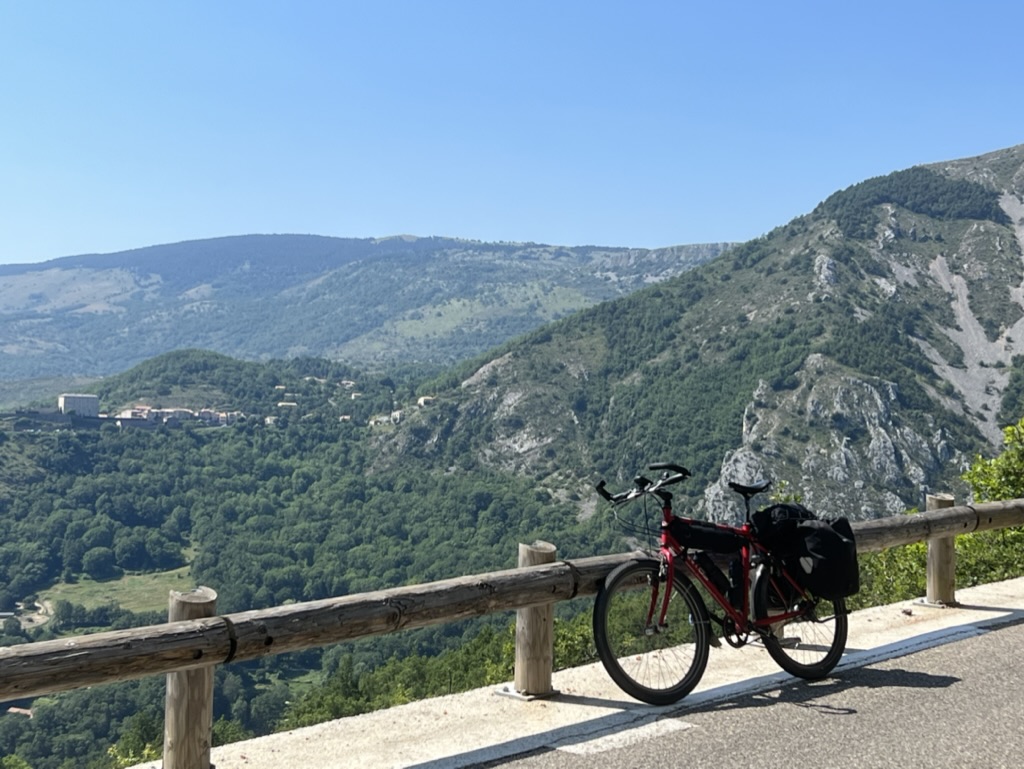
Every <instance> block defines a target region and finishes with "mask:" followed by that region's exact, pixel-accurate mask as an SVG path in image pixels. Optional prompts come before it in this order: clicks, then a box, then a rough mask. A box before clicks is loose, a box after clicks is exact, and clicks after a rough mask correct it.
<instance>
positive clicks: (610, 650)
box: [594, 560, 710, 705]
mask: <svg viewBox="0 0 1024 769" xmlns="http://www.w3.org/2000/svg"><path fill="white" fill-rule="evenodd" d="M662 568H663V566H662V563H661V562H660V561H655V560H642V561H630V562H629V563H624V564H622V565H621V566H619V567H618V568H616V569H615V570H614V571H612V572H611V574H609V575H608V577H607V579H606V580H605V583H604V587H603V588H602V590H601V592H600V593H598V596H597V601H596V602H595V604H594V642H595V644H596V646H597V651H598V654H599V655H600V657H601V662H602V663H603V664H604V667H605V670H607V671H608V675H610V676H611V677H612V680H613V681H615V683H616V684H618V685H619V687H621V689H622V690H623V691H624V692H626V694H628V695H630V696H631V697H635V698H636V699H638V700H640V701H641V702H647V703H649V704H651V705H669V704H671V703H673V702H676V701H678V700H680V699H682V698H683V697H685V696H686V695H687V694H689V693H690V691H691V690H692V689H693V687H694V686H696V685H697V682H698V681H700V678H701V676H702V675H703V674H704V668H705V667H707V664H708V645H709V633H710V626H709V621H708V612H707V607H705V605H704V601H703V599H702V598H701V597H700V595H699V594H698V593H697V591H696V590H695V589H694V587H693V585H692V584H691V583H690V581H689V580H687V579H686V578H685V577H682V576H681V575H678V574H677V575H673V576H672V577H671V578H668V579H664V578H663V577H662V574H661V572H662ZM665 590H671V591H672V594H671V596H670V598H669V604H668V612H667V613H666V615H665V624H664V626H662V627H654V626H653V625H656V624H657V622H658V617H659V616H660V613H661V605H662V600H663V597H664V594H665ZM652 606H653V614H652ZM649 617H650V618H651V622H649V621H648V618H649Z"/></svg>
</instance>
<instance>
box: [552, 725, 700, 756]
mask: <svg viewBox="0 0 1024 769" xmlns="http://www.w3.org/2000/svg"><path fill="white" fill-rule="evenodd" d="M691 726H692V724H688V723H686V722H685V721H679V720H677V719H675V718H659V719H657V720H654V721H649V722H648V723H646V724H641V725H640V726H636V727H633V728H630V729H625V730H621V729H620V730H619V731H608V732H606V733H605V734H604V735H602V736H599V737H595V738H593V739H590V740H586V741H583V742H575V741H572V740H565V741H562V742H558V743H555V744H554V745H552V747H553V748H555V749H556V750H561V751H563V752H565V753H573V754H575V755H578V756H588V755H592V754H594V753H604V752H606V751H609V750H615V749H616V748H628V747H630V746H631V745H636V744H637V743H640V742H644V741H646V740H650V739H654V738H656V737H663V736H667V735H670V734H674V733H676V732H680V731H683V730H684V729H689V728H691Z"/></svg>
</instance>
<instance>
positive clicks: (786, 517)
mask: <svg viewBox="0 0 1024 769" xmlns="http://www.w3.org/2000/svg"><path fill="white" fill-rule="evenodd" d="M817 519H818V516H816V515H815V514H814V513H812V512H811V511H810V510H808V509H807V508H806V507H804V506H803V505H801V504H798V503H796V502H780V503H779V504H776V505H770V506H769V507H765V508H762V509H761V510H757V511H755V512H754V513H753V514H751V516H750V525H751V526H752V527H753V529H754V535H755V536H756V537H757V538H758V540H760V541H761V543H762V544H763V545H764V546H765V547H767V548H768V549H769V550H771V551H772V552H773V553H775V554H776V555H778V556H779V557H783V558H784V557H786V556H789V555H792V554H794V553H797V552H800V551H802V550H803V542H802V539H801V537H800V536H799V535H798V534H797V527H798V526H799V525H800V523H801V522H803V521H815V520H817Z"/></svg>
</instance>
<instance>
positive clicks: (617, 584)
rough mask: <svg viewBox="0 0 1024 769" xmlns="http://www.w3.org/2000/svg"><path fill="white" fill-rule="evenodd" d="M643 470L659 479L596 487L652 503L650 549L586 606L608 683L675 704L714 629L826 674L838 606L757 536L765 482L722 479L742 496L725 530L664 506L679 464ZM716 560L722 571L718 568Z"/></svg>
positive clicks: (838, 633)
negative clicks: (755, 509) (754, 507)
mask: <svg viewBox="0 0 1024 769" xmlns="http://www.w3.org/2000/svg"><path fill="white" fill-rule="evenodd" d="M650 469H651V470H660V471H663V472H662V475H661V477H660V478H659V479H658V480H656V481H651V480H648V479H647V478H644V477H638V478H636V479H635V481H634V486H633V488H632V489H630V490H628V491H625V492H622V493H620V494H611V493H609V492H608V490H607V489H606V488H605V482H604V481H601V482H600V483H599V484H598V486H597V490H598V492H599V493H600V494H601V496H602V497H604V498H605V499H607V500H608V501H609V502H611V503H612V504H613V505H615V506H619V505H624V504H627V503H629V502H633V501H634V500H638V499H640V498H644V497H648V498H655V499H657V500H658V502H659V503H660V508H661V525H660V529H661V532H660V547H659V548H658V553H657V555H654V554H653V553H652V554H651V556H650V557H641V558H637V559H636V560H632V561H628V562H627V563H624V564H622V565H621V566H619V567H617V568H616V569H615V570H614V571H612V572H611V573H610V574H609V575H608V577H607V578H606V579H605V582H604V586H603V588H602V590H601V591H600V592H599V593H598V596H597V601H596V603H595V605H594V640H595V643H596V645H597V651H598V654H599V655H600V657H601V662H602V663H603V664H604V667H605V669H606V670H607V671H608V674H609V675H610V676H611V677H612V679H613V680H614V681H615V683H616V684H618V685H619V686H620V687H621V688H622V690H623V691H625V692H626V693H627V694H629V695H630V696H632V697H635V698H636V699H638V700H640V701H642V702H647V703H650V704H652V705H668V704H671V703H673V702H677V701H678V700H680V699H682V698H683V697H685V696H686V695H687V694H689V693H690V692H691V691H692V690H693V688H694V687H695V686H696V685H697V683H698V682H699V681H700V679H701V676H703V674H704V670H705V668H706V667H707V663H708V655H709V649H710V647H711V646H712V645H714V646H720V645H721V642H720V640H719V637H718V634H720V635H721V637H722V638H724V639H725V641H726V642H727V643H729V644H730V645H731V646H734V647H741V646H744V645H745V644H747V643H748V642H750V641H751V640H756V641H759V642H761V643H762V644H763V645H764V647H765V648H766V649H767V650H768V653H769V654H770V655H771V657H772V659H774V660H775V662H777V663H778V664H779V665H780V666H781V667H782V669H783V670H785V671H787V672H788V673H790V674H792V675H795V676H799V677H801V678H806V679H818V678H823V677H825V676H826V675H828V674H829V673H830V672H831V671H832V669H833V668H834V667H835V666H836V664H837V663H838V662H839V660H840V658H841V657H842V655H843V651H844V649H845V647H846V634H847V610H846V604H845V602H844V600H843V599H842V598H831V599H829V598H824V597H822V596H818V595H814V594H813V593H812V592H811V591H809V590H808V589H807V588H806V587H804V586H803V585H802V582H801V580H800V579H798V577H799V576H800V575H799V574H794V573H793V572H794V571H795V569H794V568H793V567H792V565H790V566H789V568H787V565H786V563H784V559H783V558H781V557H778V556H776V555H775V554H773V552H772V550H770V549H769V548H768V547H767V546H766V545H765V544H764V543H763V542H762V541H761V539H760V538H759V537H758V536H756V534H755V530H754V527H753V526H752V525H751V513H750V500H751V499H752V498H753V497H754V496H756V495H757V494H760V493H762V492H765V491H767V489H768V488H769V487H770V485H771V481H760V482H758V483H755V484H752V485H743V484H739V483H730V484H729V486H730V488H732V489H733V490H734V491H736V492H737V493H738V494H740V495H741V496H742V497H743V500H744V505H745V508H746V521H745V522H744V523H743V524H742V525H741V526H727V525H723V524H714V523H709V522H707V521H699V520H696V519H693V518H684V517H679V516H676V515H675V514H674V513H673V512H672V494H671V493H670V492H668V491H667V490H666V487H668V486H671V485H673V484H676V483H679V482H680V481H682V480H684V479H685V478H687V477H688V476H689V475H690V472H689V470H687V469H686V468H685V467H682V466H680V465H674V464H669V463H658V464H653V465H650ZM723 557H724V559H725V560H726V561H727V567H726V571H727V573H726V572H723V570H722V569H721V568H720V566H719V565H718V563H720V562H721V561H722V560H723ZM716 560H717V561H718V563H716ZM695 583H696V584H695ZM697 586H700V588H703V590H699V589H698V587H697ZM702 593H703V595H708V596H710V598H711V599H712V608H713V609H715V611H709V610H708V604H707V602H706V601H705V600H704V598H703V595H702ZM712 623H714V626H713V625H712Z"/></svg>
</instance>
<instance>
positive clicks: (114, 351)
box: [0, 145, 1024, 519]
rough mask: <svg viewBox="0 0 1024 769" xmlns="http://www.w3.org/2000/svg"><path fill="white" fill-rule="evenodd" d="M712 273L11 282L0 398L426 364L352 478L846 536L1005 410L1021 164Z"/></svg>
mask: <svg viewBox="0 0 1024 769" xmlns="http://www.w3.org/2000/svg"><path fill="white" fill-rule="evenodd" d="M727 246H728V244H715V245H705V246H691V247H676V248H671V249H662V250H655V251H643V250H626V249H601V248H596V247H586V248H576V249H568V248H560V247H556V246H538V245H525V246H524V245H514V244H479V243H467V242H465V241H453V240H444V239H413V238H399V239H389V240H383V241H338V240H336V239H329V238H312V237H304V236H261V237H241V238H228V239H223V240H217V241H204V242H199V243H193V244H178V245H173V246H160V247H154V248H151V249H141V250H139V251H136V252H127V253H126V254H119V255H110V256H93V257H73V258H68V259H63V260H56V261H55V262H52V263H47V264H44V265H38V266H32V267H27V266H20V267H10V266H9V267H5V268H2V269H0V281H2V282H3V293H2V294H0V296H2V297H3V299H2V300H0V304H2V308H0V310H2V312H3V315H2V318H3V321H2V323H3V329H4V330H3V339H4V340H5V342H4V353H3V355H4V357H3V365H4V369H3V371H4V376H6V377H12V372H17V373H18V374H20V375H21V376H23V377H27V376H30V375H31V376H42V375H45V374H47V373H50V374H56V373H58V372H64V373H66V372H68V371H70V370H75V371H78V372H84V373H88V374H92V375H96V376H99V375H101V374H103V373H107V372H111V371H115V370H118V369H119V368H124V367H126V366H128V365H131V364H132V363H133V362H135V361H136V360H139V359H142V358H145V357H148V356H150V355H152V354H154V353H156V352H158V351H160V350H161V348H163V349H174V348H176V347H182V346H189V347H204V348H209V349H219V350H221V351H227V352H229V353H230V354H232V355H238V356H240V357H244V358H249V359H260V358H268V357H291V356H296V355H317V356H326V357H333V358H339V357H344V356H343V353H345V354H347V355H350V356H351V359H352V360H354V361H356V362H357V363H359V364H361V365H371V366H372V365H387V364H389V363H390V364H392V365H399V364H401V365H406V366H408V365H410V364H417V363H418V364H420V365H424V364H429V369H425V370H429V372H430V376H432V377H433V378H430V379H428V378H423V377H420V378H419V380H418V381H419V384H418V385H416V386H415V389H416V390H417V395H418V396H420V397H422V396H431V397H432V399H433V400H432V404H433V405H432V407H431V408H429V409H421V410H409V412H408V417H407V418H406V419H405V420H404V421H403V423H402V424H400V425H399V426H397V427H396V428H395V429H393V430H387V431H382V432H380V433H377V434H376V435H375V437H374V438H373V441H374V445H375V448H374V451H375V452H376V456H377V459H376V460H374V462H373V466H375V467H378V468H381V467H386V466H388V464H389V463H402V462H406V461H408V460H409V459H410V458H416V459H417V461H420V462H424V463H426V465H425V466H426V467H431V468H434V471H436V472H447V471H450V469H451V468H453V467H468V468H471V467H478V468H480V469H483V470H486V471H488V472H498V473H513V474H516V475H526V476H528V477H532V478H534V479H535V482H536V483H537V485H538V487H539V488H541V489H544V490H545V491H546V492H547V493H550V494H551V495H553V496H554V497H555V498H563V499H569V500H572V501H573V504H576V505H577V506H578V508H579V510H578V512H579V514H580V515H581V516H582V517H585V516H587V515H589V514H590V513H592V512H593V510H594V504H595V500H594V495H593V494H592V491H591V487H592V484H593V482H594V480H595V479H596V478H597V477H606V478H608V479H609V481H610V482H613V483H619V484H622V483H627V482H628V481H629V479H630V478H631V477H632V475H633V474H634V473H635V472H636V471H637V470H640V469H642V468H643V467H644V466H645V465H646V464H647V463H648V462H651V461H675V462H679V463H683V464H686V465H688V466H689V467H690V468H691V470H693V472H694V476H695V477H694V479H693V481H692V482H691V483H690V485H689V487H688V489H686V490H682V491H680V494H681V495H683V496H686V497H687V498H688V500H687V501H688V502H690V503H691V504H692V505H693V506H695V507H696V508H697V510H698V512H699V514H701V515H704V516H706V517H709V518H718V519H731V518H735V517H736V515H737V503H738V499H736V498H735V495H732V494H731V492H729V491H728V490H727V488H726V482H727V481H728V480H740V481H743V480H747V481H751V480H754V479H756V478H758V477H762V476H764V477H770V478H773V479H775V480H776V481H777V489H778V487H780V486H781V487H783V493H790V494H796V495H799V496H801V497H802V498H803V499H804V501H805V502H807V503H808V504H809V505H811V506H812V507H814V508H815V509H819V510H822V511H825V512H834V513H837V514H838V513H842V514H845V515H849V516H850V517H853V518H863V517H872V516H879V515H887V514H891V513H894V512H899V511H902V510H905V509H907V508H913V507H918V506H922V505H923V503H924V495H925V494H927V493H931V492H935V491H951V492H954V493H956V494H960V495H962V494H964V493H965V491H964V488H965V487H964V486H963V485H962V483H961V482H960V480H959V476H960V474H961V472H962V471H963V469H964V468H965V467H966V466H967V464H968V463H969V462H970V461H971V460H972V459H973V458H974V456H975V455H976V454H978V453H992V452H994V451H995V450H997V448H998V445H999V442H1000V438H1001V428H1002V426H1004V425H1006V424H1008V423H1010V422H1015V421H1016V420H1017V419H1019V418H1020V415H1021V412H1022V406H1024V377H1022V373H1024V366H1022V359H1021V357H1020V355H1021V353H1024V258H1022V253H1024V145H1021V146H1017V147H1012V148H1008V149H1005V150H1000V151H997V152H992V153H989V154H986V155H982V156H979V157H975V158H967V159H961V160H953V161H948V162H944V163H936V164H931V165H925V166H916V167H913V168H909V169H906V170H901V171H896V172H894V173H892V174H889V175H887V176H881V177H877V178H873V179H868V180H865V181H863V182H860V183H857V184H854V185H852V186H850V187H848V188H847V189H844V190H840V191H837V192H836V193H834V194H833V195H831V196H829V197H828V198H827V199H826V200H824V201H822V202H821V203H820V204H819V205H818V206H817V207H816V208H815V209H814V210H813V211H811V212H808V213H807V214H805V215H802V216H800V217H797V218H796V219H794V220H792V221H791V222H788V223H786V224H783V225H781V226H779V227H777V228H776V229H775V230H773V231H771V232H769V233H767V234H766V235H764V236H762V237H760V238H757V239H755V240H753V241H750V242H747V243H744V244H741V245H738V246H734V247H732V248H729V247H727ZM258 254H263V256H262V257H258ZM274 254H276V255H278V256H276V257H275V256H273V255H274ZM285 255H286V256H285ZM15 289H17V290H15ZM615 296H618V297H619V298H614V299H611V297H615ZM603 300H604V301H603ZM560 314H561V315H565V317H562V318H561V319H557V320H554V321H552V322H548V323H544V322H543V321H544V320H545V319H547V318H555V316H557V315H560ZM115 341H116V343H114V342H115ZM482 350H484V352H481V351H482ZM474 355H476V357H472V356H474ZM445 361H451V362H452V363H451V365H449V366H448V367H447V368H445V367H444V366H443V365H442V364H443V363H444V362H445ZM460 361H461V362H460ZM438 372H440V373H438ZM12 378H13V377H12ZM156 386H157V385H156V384H155V383H154V384H151V387H156ZM162 387H163V388H164V390H165V391H166V389H167V385H166V383H165V384H164V385H162ZM140 388H141V389H138V393H137V394H138V396H139V397H143V396H144V395H146V392H145V387H142V386H141V385H140ZM396 399H397V400H400V399H398V396H396ZM394 405H395V407H396V408H399V407H401V406H402V404H401V403H400V402H396V403H395V404H394Z"/></svg>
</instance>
